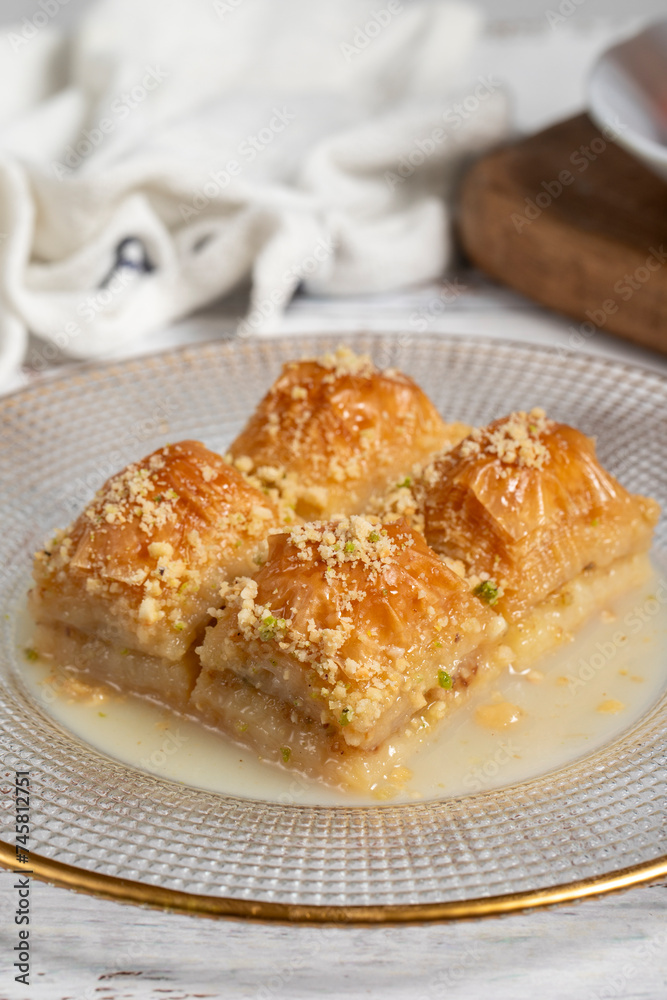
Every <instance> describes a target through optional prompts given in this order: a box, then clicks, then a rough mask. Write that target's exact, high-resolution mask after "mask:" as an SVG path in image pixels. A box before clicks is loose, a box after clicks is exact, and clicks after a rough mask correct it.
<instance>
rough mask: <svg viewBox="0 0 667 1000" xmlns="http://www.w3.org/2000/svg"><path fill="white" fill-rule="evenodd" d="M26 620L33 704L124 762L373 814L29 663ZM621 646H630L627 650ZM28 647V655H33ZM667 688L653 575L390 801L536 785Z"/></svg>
mask: <svg viewBox="0 0 667 1000" xmlns="http://www.w3.org/2000/svg"><path fill="white" fill-rule="evenodd" d="M30 634H31V623H30V621H29V619H28V616H27V614H25V615H24V616H22V617H21V618H20V620H19V621H18V622H17V644H18V659H19V663H20V664H21V674H22V677H23V681H24V683H25V685H26V686H27V687H28V689H29V692H30V694H31V696H32V698H33V699H34V701H35V702H36V703H37V704H38V705H39V706H40V707H41V708H42V709H43V710H44V711H45V712H46V713H48V714H49V715H50V716H51V717H52V718H53V719H54V720H56V721H57V722H58V723H59V724H60V725H61V726H62V727H63V728H65V729H66V730H68V731H69V732H71V733H72V734H74V735H75V736H76V737H78V738H79V739H80V740H82V741H83V742H84V743H88V744H90V745H91V746H93V747H95V748H96V749H97V750H99V751H101V752H102V753H104V754H107V755H108V756H110V757H113V758H115V759H116V760H119V761H123V762H124V763H126V764H129V765H130V766H132V767H135V768H138V769H139V770H142V771H147V772H150V773H152V774H155V775H157V776H159V777H161V778H165V779H168V780H171V781H175V782H179V783H182V784H185V785H193V786H196V787H199V788H204V789H209V790H211V791H214V792H220V793H224V794H228V795H235V796H240V797H242V798H252V799H263V800H268V801H272V802H282V803H296V804H302V805H341V804H347V805H358V804H364V803H368V804H374V805H377V799H375V798H373V797H372V795H370V794H369V795H367V796H361V795H358V794H351V793H342V792H337V791H335V790H332V789H329V788H326V787H324V786H323V785H321V784H319V783H317V782H316V781H309V780H307V779H304V778H302V777H300V776H299V775H297V774H294V773H290V772H289V771H288V770H283V769H282V768H278V767H275V766H272V765H268V764H265V763H262V762H261V761H259V760H257V759H256V757H255V756H254V755H253V754H251V753H250V752H249V751H247V750H243V749H241V748H239V747H236V746H234V745H232V744H231V743H230V742H229V741H227V740H226V739H225V738H224V737H222V736H218V735H217V734H215V733H213V732H211V731H209V730H207V729H205V728H203V727H202V726H201V725H200V724H198V723H195V722H192V721H190V720H188V719H184V718H181V717H180V716H177V715H175V714H174V713H172V712H169V711H167V710H165V709H162V708H160V707H158V706H156V705H153V704H151V703H149V702H146V701H142V700H140V699H138V698H135V697H132V696H121V695H118V694H115V693H113V692H109V691H104V692H102V691H99V692H98V691H96V692H92V693H91V691H90V690H88V691H87V692H86V691H84V693H82V694H81V693H79V694H77V693H76V691H75V687H76V685H74V687H72V686H70V685H69V684H68V683H62V682H61V681H59V680H58V678H57V676H56V675H54V673H53V672H52V669H51V667H50V665H49V664H48V663H46V662H43V661H40V660H35V659H33V658H32V655H34V654H32V655H31V653H30ZM620 637H623V641H622V640H621V638H620ZM26 649H27V650H28V651H29V652H28V655H26ZM666 686H667V584H666V583H662V582H661V581H660V580H658V578H657V577H655V578H654V579H653V580H652V581H650V582H649V583H648V584H646V585H645V586H643V587H641V588H639V589H637V590H636V591H634V592H633V593H632V594H631V595H626V596H625V597H624V598H623V599H621V600H617V601H612V602H610V603H609V604H608V605H607V607H606V608H605V610H604V611H603V612H602V613H601V614H598V615H596V616H595V618H594V619H593V620H592V621H591V622H589V624H588V625H586V626H585V627H584V628H583V629H582V630H581V631H580V632H579V634H578V635H577V636H576V638H575V639H574V640H573V641H571V642H569V643H567V644H565V645H564V646H562V647H561V648H560V649H559V650H558V651H557V652H555V653H552V654H551V655H549V656H548V657H545V658H544V659H542V660H541V661H540V662H539V663H537V664H536V665H535V666H534V667H533V668H532V670H529V671H528V672H527V673H525V674H521V675H517V674H513V673H511V672H506V673H505V674H504V675H503V676H501V677H499V678H496V679H495V680H492V681H490V682H489V683H488V685H487V686H483V685H482V687H481V689H480V690H478V691H477V692H476V693H475V694H474V695H473V696H472V698H471V699H470V700H469V701H468V702H467V703H466V704H465V705H463V706H462V707H461V708H458V709H457V710H456V711H455V712H453V713H452V714H451V716H450V717H449V718H447V719H445V720H444V722H443V724H442V725H441V727H440V728H439V730H438V731H437V733H436V735H435V736H434V737H433V739H432V741H431V742H429V743H427V744H426V745H425V746H424V747H422V748H421V749H420V750H418V751H417V753H416V754H415V755H414V756H413V757H412V758H410V759H409V760H408V761H406V764H407V766H408V767H409V768H410V770H411V772H412V777H411V778H410V779H409V780H408V781H407V783H406V785H405V787H404V789H403V791H402V792H401V794H400V795H398V796H397V797H396V798H394V799H392V800H391V801H392V803H393V804H395V803H398V802H406V801H419V800H422V801H426V800H433V799H442V798H447V797H451V796H458V795H466V794H471V793H474V792H479V791H482V790H486V789H492V788H498V787H500V786H502V785H511V784H514V783H516V782H518V781H523V780H526V779H528V778H534V777H536V776H538V775H541V774H545V773H546V772H548V771H552V770H555V769H557V768H559V767H562V766H563V765H565V764H567V763H569V762H571V761H573V760H576V759H578V758H581V757H584V756H586V755H587V754H589V753H591V752H592V751H594V750H595V749H597V748H598V747H600V746H602V745H604V744H606V743H608V742H609V741H611V740H613V739H614V738H615V737H616V736H618V735H619V734H620V733H622V732H623V731H624V730H625V729H627V728H628V727H629V726H631V725H632V724H633V723H635V722H636V721H637V720H638V719H639V718H640V717H641V716H642V715H643V714H644V713H645V712H646V711H647V710H648V709H649V708H651V707H652V706H653V705H655V703H656V702H657V701H658V700H659V698H660V697H661V695H662V694H663V693H664V691H665V687H666Z"/></svg>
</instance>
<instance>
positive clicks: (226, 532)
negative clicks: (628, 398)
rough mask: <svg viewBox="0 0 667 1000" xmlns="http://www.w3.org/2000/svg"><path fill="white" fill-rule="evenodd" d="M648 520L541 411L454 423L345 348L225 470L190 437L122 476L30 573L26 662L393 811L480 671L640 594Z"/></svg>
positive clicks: (305, 369) (274, 413)
mask: <svg viewBox="0 0 667 1000" xmlns="http://www.w3.org/2000/svg"><path fill="white" fill-rule="evenodd" d="M448 416H449V415H448ZM658 513H659V511H658V506H657V504H656V503H655V502H654V501H653V500H650V499H647V498H645V497H640V496H635V495H633V494H630V493H628V492H627V490H625V489H624V488H623V487H622V486H621V485H620V484H619V483H618V482H617V481H616V480H615V479H614V478H613V477H612V476H611V475H609V473H607V472H606V471H605V470H604V469H603V468H602V467H601V466H600V464H599V462H598V461H597V458H596V455H595V447H594V444H593V442H592V441H591V440H590V439H589V438H587V437H586V436H585V435H583V434H582V433H580V432H579V431H577V430H575V429H573V428H571V427H568V426H566V425H563V424H558V423H555V422H554V421H552V420H549V419H548V418H547V417H546V416H545V414H544V413H543V412H542V411H541V410H533V411H531V412H530V413H513V414H510V415H509V416H508V417H504V418H502V419H501V420H497V421H495V422H494V423H492V424H490V425H489V426H488V427H484V428H477V429H471V428H469V427H466V426H465V425H463V424H459V423H454V422H452V423H445V421H444V420H443V418H442V417H441V416H440V415H439V414H438V413H437V411H436V410H435V408H434V407H433V404H432V403H431V402H430V400H428V399H427V397H426V396H425V395H424V393H423V392H422V391H421V390H420V389H419V388H418V387H417V386H416V385H415V384H414V382H412V381H411V380H410V379H409V378H407V376H404V375H402V374H401V373H399V372H396V371H385V372H379V371H378V370H377V369H376V368H375V367H374V366H373V365H372V363H371V362H370V360H369V359H367V358H360V357H356V356H355V355H353V354H351V352H349V351H345V350H341V351H339V352H337V353H336V354H334V355H331V356H326V357H325V358H322V359H320V360H319V361H302V362H294V363H292V364H289V365H287V366H285V368H284V369H283V372H282V374H281V375H280V376H279V378H278V379H277V381H276V383H275V384H274V386H273V387H272V388H271V390H270V391H269V393H268V394H267V396H266V397H265V398H264V400H262V402H261V403H260V404H259V406H258V409H257V411H256V412H255V414H254V415H253V416H252V417H251V419H250V421H249V423H248V425H247V427H246V429H245V430H244V431H243V432H242V433H241V435H240V436H239V437H238V438H237V439H236V441H235V442H233V444H232V445H231V447H230V451H229V454H228V455H227V460H223V459H222V458H221V457H220V456H219V455H217V454H215V453H213V452H211V451H209V450H207V449H206V448H205V447H204V446H203V445H202V444H199V443H198V442H193V441H185V442H181V443H180V444H172V445H167V446H165V447H164V448H161V449H160V450H159V451H156V452H154V453H153V454H152V455H150V456H148V457H147V458H145V459H143V460H142V461H141V462H137V463H134V464H132V465H130V466H128V467H127V468H126V469H125V470H123V471H122V472H120V473H119V474H118V475H117V476H114V477H113V478H112V479H111V480H109V482H108V483H106V484H105V486H104V487H103V488H102V490H101V491H100V492H99V493H98V494H97V496H96V497H95V498H94V500H93V501H92V502H91V504H90V506H89V507H88V508H87V509H86V510H84V511H83V512H82V514H81V515H80V516H79V518H78V519H77V520H76V521H75V522H74V524H73V525H72V526H71V527H70V528H69V529H68V530H67V531H64V532H59V533H58V534H56V536H55V538H54V539H52V540H51V541H50V542H49V544H48V545H47V546H46V548H45V549H44V550H43V551H42V552H39V553H38V554H37V556H36V557H35V569H34V577H35V586H34V588H33V590H32V592H31V596H30V604H31V609H32V614H33V617H34V619H35V621H36V623H37V632H36V637H35V646H36V648H37V650H38V652H39V653H40V654H41V655H42V656H44V657H49V658H50V659H51V660H52V663H53V666H54V669H57V670H65V671H67V672H69V673H72V674H75V675H77V674H79V675H83V676H84V677H85V678H86V679H87V680H88V681H89V682H94V683H101V684H105V685H107V686H108V685H111V686H113V687H115V688H117V689H119V690H120V691H122V692H131V693H135V694H139V695H143V696H147V697H150V698H152V699H154V700H156V701H159V702H161V703H163V704H166V705H168V706H170V707H171V708H174V709H176V710H177V711H180V712H182V713H186V714H188V715H189V716H191V717H194V718H196V719H197V720H199V721H200V722H203V723H204V724H206V725H207V726H210V727H212V728H214V729H216V730H218V731H219V732H222V733H224V734H225V735H226V737H227V738H229V739H232V740H233V741H235V742H236V743H238V744H240V745H242V746H244V747H245V748H246V749H247V750H249V751H251V752H252V753H254V754H256V755H258V756H259V757H260V758H261V759H263V760H265V761H267V762H270V763H273V764H275V765H277V766H280V767H282V768H287V769H291V770H293V771H295V772H297V773H299V774H303V775H306V776H308V777H312V778H318V779H320V780H323V781H325V782H327V783H329V784H331V785H335V786H338V787H341V788H347V789H350V788H354V789H363V790H366V791H368V790H371V791H373V793H374V794H375V795H377V796H378V797H380V798H381V797H386V796H391V795H392V794H395V792H396V790H397V789H398V788H399V787H400V786H401V785H402V784H403V783H404V782H405V781H406V779H407V778H408V777H409V773H410V772H409V770H408V769H407V768H406V766H405V765H406V761H408V762H409V757H410V755H411V754H412V753H414V751H415V750H416V749H417V748H418V747H419V746H420V745H421V744H422V743H423V742H424V741H427V740H430V739H431V738H432V735H433V733H434V732H435V730H436V727H437V726H438V725H439V724H440V720H442V719H443V717H444V716H446V715H447V714H448V713H449V711H450V709H451V708H452V707H453V706H455V705H457V704H461V703H462V702H463V701H464V699H465V697H466V696H467V694H468V693H469V692H470V691H471V690H472V689H473V688H474V687H475V686H476V685H478V684H479V683H481V681H482V680H483V679H484V678H486V679H489V678H491V677H493V676H494V675H496V674H497V673H498V672H500V671H501V670H505V669H508V668H512V669H514V670H524V669H526V668H527V667H528V666H530V665H531V664H532V663H533V662H534V661H535V659H536V658H537V657H538V656H541V655H543V654H544V653H546V652H548V651H550V650H552V649H553V648H555V647H556V646H557V645H558V644H559V643H561V642H563V641H566V640H567V639H568V638H570V637H571V634H572V632H573V631H574V630H575V629H576V628H578V627H579V626H580V625H581V624H582V623H583V622H584V621H585V620H586V619H587V618H589V617H590V616H591V614H593V613H594V612H595V611H600V610H601V609H602V608H603V607H604V606H605V604H606V602H608V601H609V600H610V599H611V598H613V597H614V596H616V595H618V594H621V593H623V592H625V591H627V590H629V589H630V588H632V587H634V586H636V585H638V584H639V583H641V582H643V580H644V579H646V577H647V576H648V574H649V562H648V556H647V552H648V549H649V547H650V543H651V536H652V531H653V528H654V526H655V523H656V521H657V517H658Z"/></svg>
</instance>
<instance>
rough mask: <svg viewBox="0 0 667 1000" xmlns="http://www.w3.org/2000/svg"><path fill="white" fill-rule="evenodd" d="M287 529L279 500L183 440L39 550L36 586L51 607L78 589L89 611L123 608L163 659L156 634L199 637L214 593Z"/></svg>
mask: <svg viewBox="0 0 667 1000" xmlns="http://www.w3.org/2000/svg"><path fill="white" fill-rule="evenodd" d="M277 523H278V518H277V513H276V510H275V507H274V505H273V504H272V502H271V501H270V500H269V499H268V498H267V497H265V496H263V495H262V494H261V493H259V492H258V491H257V490H255V489H254V488H253V487H252V486H250V485H249V484H248V483H247V482H246V481H245V479H244V478H243V477H242V476H241V475H240V474H239V473H238V472H237V471H236V470H235V469H233V468H232V467H231V466H230V465H229V464H228V463H226V462H225V461H224V460H223V459H222V458H221V457H220V456H219V455H216V454H215V453H214V452H212V451H209V450H208V449H207V448H205V447H204V445H203V444H200V442H198V441H181V442H179V443H178V444H171V445H167V446H165V447H164V448H160V449H158V450H157V451H155V452H153V453H152V454H151V455H149V456H147V457H146V458H144V459H142V460H141V461H139V462H134V463H132V464H131V465H129V466H127V468H125V469H123V470H122V472H120V473H118V474H117V475H115V476H113V477H112V478H111V479H109V480H108V481H107V482H106V483H105V484H104V486H103V487H102V489H101V490H100V491H99V492H98V493H97V494H96V496H95V498H94V499H93V501H92V502H91V504H90V505H89V506H88V507H87V508H86V510H85V511H84V512H83V513H82V514H81V515H80V516H79V517H78V518H77V520H76V521H75V522H74V523H73V525H71V527H70V528H69V529H68V530H66V531H62V532H58V533H57V534H56V536H55V538H54V539H53V541H52V542H51V544H50V545H49V546H48V547H47V548H46V549H45V550H43V551H42V552H40V553H37V556H36V559H35V579H36V581H37V583H38V584H39V586H40V596H41V599H42V603H43V604H44V602H47V603H48V601H49V592H51V594H52V596H53V599H54V600H56V601H57V600H58V595H59V594H64V593H66V592H70V591H72V592H79V593H80V594H81V595H82V598H83V599H84V602H85V603H87V604H88V606H90V605H91V604H97V605H101V604H106V605H108V606H109V607H110V606H112V605H113V608H114V615H116V616H117V617H119V618H124V619H126V620H128V622H130V621H131V622H134V624H135V626H136V628H137V629H138V630H139V631H140V632H143V640H142V641H140V642H139V646H140V648H146V649H147V650H148V651H155V652H159V651H160V648H159V647H160V646H161V645H163V643H161V642H160V641H158V642H157V646H156V647H152V646H151V641H150V640H151V632H152V633H153V636H152V637H153V639H155V638H156V635H155V630H156V628H157V629H160V630H164V629H165V628H166V629H167V630H168V631H171V632H172V633H174V634H175V636H178V634H179V633H183V635H182V639H183V642H186V641H187V640H188V638H190V639H191V633H192V627H194V625H195V623H196V619H198V618H199V617H201V604H202V601H203V602H204V603H205V604H206V603H207V602H208V600H209V599H210V591H211V588H212V587H215V588H217V587H219V585H220V583H221V582H222V581H223V580H224V579H230V578H233V577H234V576H235V575H237V574H238V573H240V572H246V573H247V572H250V571H251V569H252V568H253V559H254V558H255V557H256V558H258V559H259V558H260V554H261V551H262V546H263V545H264V548H265V546H266V543H265V539H266V536H267V535H268V532H269V530H270V529H271V528H272V527H275V526H276V525H277ZM254 568H256V566H255V567H254ZM101 614H102V615H103V614H104V612H103V611H102V612H101ZM68 617H69V616H68ZM76 624H77V627H81V623H80V622H79V621H78V620H77V621H76ZM183 642H179V643H178V645H182V644H183Z"/></svg>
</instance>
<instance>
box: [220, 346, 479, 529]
mask: <svg viewBox="0 0 667 1000" xmlns="http://www.w3.org/2000/svg"><path fill="white" fill-rule="evenodd" d="M469 430H470V428H469V427H468V426H467V425H464V424H459V423H451V424H446V423H445V421H444V420H443V419H442V417H441V416H440V414H439V413H438V411H437V410H436V409H435V407H434V405H433V403H431V401H430V400H429V399H428V397H427V396H426V395H425V394H424V393H423V392H422V390H421V389H420V388H419V386H418V385H416V383H415V382H414V381H413V380H412V379H411V378H409V377H408V376H407V375H404V374H402V373H401V372H399V371H396V370H394V369H386V370H384V371H379V370H378V369H377V368H376V367H375V365H374V364H373V363H372V361H371V359H370V358H369V357H367V356H365V355H356V354H353V353H352V352H351V351H349V350H347V349H345V348H340V349H339V350H338V351H336V352H335V353H332V354H328V355H325V356H324V357H322V358H320V359H319V360H309V361H294V362H290V363H288V364H286V365H284V367H283V370H282V373H281V375H280V376H279V378H278V379H277V380H276V381H275V382H274V384H273V385H272V387H271V388H270V390H269V392H268V393H267V395H266V396H265V397H264V399H263V400H262V401H261V402H260V404H259V406H258V407H257V409H256V410H255V412H254V413H253V415H252V417H251V418H250V420H249V422H248V424H247V426H246V427H245V429H244V430H243V431H242V432H241V434H240V435H239V436H238V437H237V438H236V440H235V441H234V442H233V443H232V444H231V446H230V451H229V457H230V459H231V460H232V461H233V462H234V463H235V464H236V466H237V467H238V468H239V469H241V470H242V471H243V472H244V473H246V474H247V475H249V476H251V477H254V478H253V481H255V482H257V484H258V485H260V486H261V487H262V488H268V489H269V490H272V491H276V493H277V495H278V496H279V497H281V498H282V499H283V500H286V501H287V502H290V503H292V505H293V506H294V508H295V510H296V512H297V514H298V515H299V516H301V517H303V518H306V519H315V518H319V519H326V518H328V517H330V516H333V515H334V514H345V515H350V514H360V513H364V512H365V511H366V510H367V506H368V503H369V501H370V499H371V497H373V496H376V495H378V494H382V493H384V492H385V491H386V490H387V488H388V487H390V486H392V485H394V484H396V483H398V482H400V481H402V480H404V479H405V478H406V476H407V475H408V474H410V473H411V470H412V469H413V467H414V466H415V465H419V464H423V463H424V462H425V461H426V460H427V459H428V458H430V457H431V456H432V455H433V453H434V452H436V451H437V450H439V449H440V448H442V447H443V446H444V445H446V444H452V443H454V442H456V441H459V440H460V439H461V438H462V437H463V436H464V435H465V434H466V433H467V432H468V431H469Z"/></svg>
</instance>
